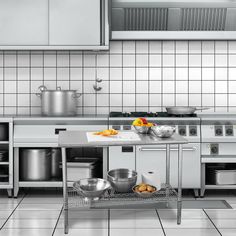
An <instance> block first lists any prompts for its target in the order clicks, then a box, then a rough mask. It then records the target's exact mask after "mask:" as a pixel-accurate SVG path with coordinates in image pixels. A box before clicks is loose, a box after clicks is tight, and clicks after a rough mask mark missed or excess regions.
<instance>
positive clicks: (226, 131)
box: [225, 125, 234, 136]
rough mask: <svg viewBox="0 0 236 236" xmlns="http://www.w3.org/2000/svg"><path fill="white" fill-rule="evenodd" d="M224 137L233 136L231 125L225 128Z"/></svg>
mask: <svg viewBox="0 0 236 236" xmlns="http://www.w3.org/2000/svg"><path fill="white" fill-rule="evenodd" d="M225 135H226V136H233V135H234V128H233V126H232V125H226V126H225Z"/></svg>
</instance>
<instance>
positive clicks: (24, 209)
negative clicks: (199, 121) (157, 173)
mask: <svg viewBox="0 0 236 236" xmlns="http://www.w3.org/2000/svg"><path fill="white" fill-rule="evenodd" d="M185 197H186V198H188V199H191V198H193V197H192V196H190V195H187V196H185ZM204 199H213V200H215V199H225V200H226V201H227V202H228V203H229V204H230V205H231V206H232V207H233V208H234V209H184V210H183V214H182V224H181V225H177V224H176V210H160V209H156V210H155V209H136V210H135V209H123V210H118V209H117V210H90V211H71V212H70V215H69V218H70V220H69V222H70V227H69V228H70V229H69V234H68V235H72V236H74V235H76V236H95V235H96V236H154V235H155V236H219V235H221V236H235V235H236V192H233V191H232V192H229V191H225V192H215V191H211V192H208V193H207V194H206V196H205V198H204ZM195 200H196V201H201V199H195ZM51 235H53V236H60V235H64V231H63V214H62V194H61V192H60V191H55V190H51V191H49V190H33V191H32V190H30V192H28V193H22V194H20V196H19V197H18V198H17V199H11V198H7V196H6V193H5V192H3V191H0V236H51Z"/></svg>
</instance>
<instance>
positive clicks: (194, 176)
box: [136, 143, 201, 188]
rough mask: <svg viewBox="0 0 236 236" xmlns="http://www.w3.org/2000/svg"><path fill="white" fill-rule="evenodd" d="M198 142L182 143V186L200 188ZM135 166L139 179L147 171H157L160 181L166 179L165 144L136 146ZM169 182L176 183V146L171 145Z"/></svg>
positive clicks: (163, 181)
mask: <svg viewBox="0 0 236 236" xmlns="http://www.w3.org/2000/svg"><path fill="white" fill-rule="evenodd" d="M200 163H201V161H200V144H199V143H192V144H184V145H183V188H200V179H201V177H200V176H201V175H200V173H201V171H200ZM136 167H137V172H138V174H139V178H138V181H139V182H140V181H141V177H140V176H141V174H142V173H145V172H148V171H154V172H156V171H158V172H159V174H160V177H161V182H162V183H165V180H166V145H158V146H137V149H136ZM170 183H171V185H172V186H173V187H175V188H176V187H177V185H178V148H177V146H175V145H171V153H170Z"/></svg>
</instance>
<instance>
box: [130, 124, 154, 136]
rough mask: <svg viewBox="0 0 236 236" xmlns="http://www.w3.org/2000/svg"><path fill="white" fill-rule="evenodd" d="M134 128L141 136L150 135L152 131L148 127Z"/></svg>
mask: <svg viewBox="0 0 236 236" xmlns="http://www.w3.org/2000/svg"><path fill="white" fill-rule="evenodd" d="M133 127H134V128H135V130H136V131H137V132H138V133H140V134H148V133H149V132H150V130H151V127H148V126H136V125H133Z"/></svg>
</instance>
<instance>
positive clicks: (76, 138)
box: [58, 131, 188, 148]
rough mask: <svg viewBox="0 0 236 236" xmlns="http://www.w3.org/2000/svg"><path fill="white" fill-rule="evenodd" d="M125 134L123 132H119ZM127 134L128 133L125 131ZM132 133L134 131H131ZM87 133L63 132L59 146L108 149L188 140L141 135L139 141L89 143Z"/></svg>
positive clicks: (180, 142)
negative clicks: (110, 147) (109, 147)
mask: <svg viewBox="0 0 236 236" xmlns="http://www.w3.org/2000/svg"><path fill="white" fill-rule="evenodd" d="M119 132H123V131H119ZM125 132H127V131H125ZM130 132H132V131H130ZM86 133H87V131H62V132H60V133H59V139H58V144H59V146H60V147H68V148H70V147H107V146H125V145H157V144H185V143H188V141H187V140H186V139H184V138H183V137H181V136H180V135H178V134H173V136H172V137H170V138H158V137H156V136H154V135H152V134H139V137H140V140H139V141H132V140H130V141H118V140H114V141H107V142H106V141H96V142H88V139H87V135H86Z"/></svg>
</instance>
